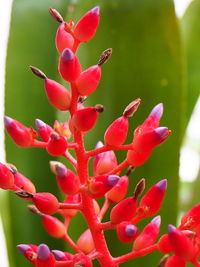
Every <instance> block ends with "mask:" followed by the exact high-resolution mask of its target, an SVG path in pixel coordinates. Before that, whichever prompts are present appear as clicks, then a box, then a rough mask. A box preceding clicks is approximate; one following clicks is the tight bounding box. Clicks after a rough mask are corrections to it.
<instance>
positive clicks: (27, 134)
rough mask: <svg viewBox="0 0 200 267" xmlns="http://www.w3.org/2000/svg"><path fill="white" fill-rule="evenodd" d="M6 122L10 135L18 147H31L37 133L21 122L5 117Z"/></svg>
mask: <svg viewBox="0 0 200 267" xmlns="http://www.w3.org/2000/svg"><path fill="white" fill-rule="evenodd" d="M4 122H5V127H6V130H7V132H8V134H9V135H10V137H11V138H12V139H13V141H14V142H15V143H16V144H17V145H18V146H21V147H29V146H31V145H32V143H33V140H34V139H35V138H36V137H37V133H36V131H34V130H33V129H32V128H27V127H26V126H24V125H23V124H21V123H20V122H19V121H16V120H14V119H12V118H10V117H7V116H5V117H4Z"/></svg>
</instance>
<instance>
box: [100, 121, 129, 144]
mask: <svg viewBox="0 0 200 267" xmlns="http://www.w3.org/2000/svg"><path fill="white" fill-rule="evenodd" d="M127 133H128V118H127V117H125V116H122V117H119V118H118V119H116V120H115V121H114V122H113V123H112V124H111V125H110V126H109V127H108V128H107V130H106V132H105V134H104V142H105V143H106V144H107V145H111V146H119V145H122V144H123V143H124V142H125V140H126V137H127Z"/></svg>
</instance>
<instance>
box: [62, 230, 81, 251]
mask: <svg viewBox="0 0 200 267" xmlns="http://www.w3.org/2000/svg"><path fill="white" fill-rule="evenodd" d="M63 239H64V240H65V241H66V242H67V243H68V244H69V245H70V246H71V247H72V248H73V249H74V250H75V251H76V252H78V253H79V252H81V250H80V248H79V247H78V246H77V245H76V244H75V243H74V241H73V240H72V239H71V238H70V237H69V235H68V234H67V233H66V234H65V235H64V236H63Z"/></svg>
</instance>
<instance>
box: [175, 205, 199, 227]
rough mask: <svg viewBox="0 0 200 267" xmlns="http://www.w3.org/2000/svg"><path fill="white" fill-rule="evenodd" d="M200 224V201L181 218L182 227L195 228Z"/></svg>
mask: <svg viewBox="0 0 200 267" xmlns="http://www.w3.org/2000/svg"><path fill="white" fill-rule="evenodd" d="M199 225H200V203H198V204H197V205H195V206H194V207H193V208H192V209H190V210H189V211H188V212H186V213H185V214H184V215H183V216H182V218H181V225H180V227H179V228H180V229H181V230H184V229H188V230H194V229H195V228H196V227H197V226H199Z"/></svg>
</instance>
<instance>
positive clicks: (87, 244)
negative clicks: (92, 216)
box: [77, 229, 95, 254]
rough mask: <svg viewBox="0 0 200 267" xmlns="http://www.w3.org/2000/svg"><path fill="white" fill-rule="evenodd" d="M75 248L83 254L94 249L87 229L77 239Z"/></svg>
mask: <svg viewBox="0 0 200 267" xmlns="http://www.w3.org/2000/svg"><path fill="white" fill-rule="evenodd" d="M77 246H78V247H79V248H80V250H81V251H82V252H84V253H85V254H88V253H90V252H92V251H93V250H94V249H95V245H94V241H93V238H92V234H91V232H90V229H87V230H86V231H85V232H83V233H82V234H81V236H80V237H79V239H78V241H77Z"/></svg>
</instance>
